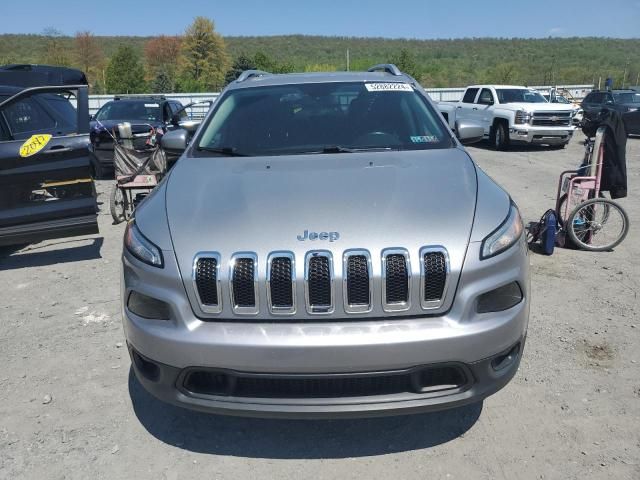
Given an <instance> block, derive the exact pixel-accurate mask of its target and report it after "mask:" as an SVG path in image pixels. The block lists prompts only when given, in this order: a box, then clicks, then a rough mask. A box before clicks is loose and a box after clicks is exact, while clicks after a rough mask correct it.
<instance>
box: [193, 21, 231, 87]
mask: <svg viewBox="0 0 640 480" xmlns="http://www.w3.org/2000/svg"><path fill="white" fill-rule="evenodd" d="M182 64H183V65H182V79H181V86H182V88H183V89H185V88H188V89H190V90H194V91H205V90H217V89H219V88H221V87H222V86H223V85H224V81H225V75H226V73H227V71H228V70H229V67H230V64H231V62H230V60H229V56H228V55H227V49H226V45H225V43H224V40H223V39H222V36H220V34H218V33H216V31H215V28H214V24H213V21H211V20H210V19H208V18H205V17H196V18H195V20H194V21H193V23H192V24H191V25H190V26H189V28H187V30H186V31H185V34H184V38H183V41H182Z"/></svg>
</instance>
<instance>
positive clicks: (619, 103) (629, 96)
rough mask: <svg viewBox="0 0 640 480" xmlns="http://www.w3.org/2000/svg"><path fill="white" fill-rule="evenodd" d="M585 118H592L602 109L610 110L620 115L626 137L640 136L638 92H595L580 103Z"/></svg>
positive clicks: (639, 93) (639, 101)
mask: <svg viewBox="0 0 640 480" xmlns="http://www.w3.org/2000/svg"><path fill="white" fill-rule="evenodd" d="M582 107H583V108H584V112H585V116H586V117H587V118H592V117H594V116H596V115H598V113H600V111H601V110H602V109H603V108H610V109H613V110H616V111H618V112H620V113H621V114H622V121H623V122H624V127H625V130H626V131H627V134H628V135H640V92H637V91H635V90H632V89H628V90H611V91H607V90H595V91H593V92H591V93H590V94H589V95H587V96H586V97H585V99H584V100H583V101H582Z"/></svg>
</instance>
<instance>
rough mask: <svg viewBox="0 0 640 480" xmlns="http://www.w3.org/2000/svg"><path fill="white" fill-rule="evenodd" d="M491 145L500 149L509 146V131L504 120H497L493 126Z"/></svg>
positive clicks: (502, 149)
mask: <svg viewBox="0 0 640 480" xmlns="http://www.w3.org/2000/svg"><path fill="white" fill-rule="evenodd" d="M493 147H494V148H495V149H496V150H501V151H504V150H506V149H507V148H509V132H508V130H507V127H506V125H505V124H504V122H498V123H497V124H496V125H495V126H494V127H493Z"/></svg>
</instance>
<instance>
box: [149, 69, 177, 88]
mask: <svg viewBox="0 0 640 480" xmlns="http://www.w3.org/2000/svg"><path fill="white" fill-rule="evenodd" d="M151 91H153V92H154V93H166V92H173V81H172V80H171V75H170V74H169V73H168V72H167V71H166V70H158V73H157V74H156V77H155V78H154V79H153V81H152V82H151Z"/></svg>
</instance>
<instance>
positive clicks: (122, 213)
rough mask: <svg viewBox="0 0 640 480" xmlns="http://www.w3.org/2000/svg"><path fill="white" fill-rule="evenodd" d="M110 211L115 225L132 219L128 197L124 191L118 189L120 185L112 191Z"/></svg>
mask: <svg viewBox="0 0 640 480" xmlns="http://www.w3.org/2000/svg"><path fill="white" fill-rule="evenodd" d="M109 209H110V210H111V217H112V218H113V224H114V225H117V224H118V223H122V222H124V221H125V220H129V218H131V211H130V209H129V201H128V198H127V195H125V193H124V190H122V189H121V188H118V185H114V186H113V189H112V190H111V197H110V199H109Z"/></svg>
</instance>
